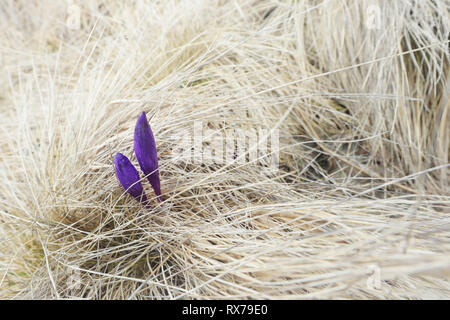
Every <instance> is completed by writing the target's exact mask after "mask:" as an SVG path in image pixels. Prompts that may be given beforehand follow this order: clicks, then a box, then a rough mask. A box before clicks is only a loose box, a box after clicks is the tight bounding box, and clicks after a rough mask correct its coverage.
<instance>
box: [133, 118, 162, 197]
mask: <svg viewBox="0 0 450 320" xmlns="http://www.w3.org/2000/svg"><path fill="white" fill-rule="evenodd" d="M134 152H135V154H136V158H137V160H138V162H139V166H140V167H141V169H142V171H143V172H144V174H145V175H146V176H147V179H148V181H149V182H150V184H151V185H152V187H153V190H154V191H155V194H156V196H157V199H158V201H159V202H160V201H161V186H160V181H159V172H158V154H157V152H156V143H155V138H154V137H153V132H152V129H151V128H150V125H149V124H148V121H147V116H146V115H145V112H142V113H141V115H140V116H139V119H138V121H137V123H136V127H135V129H134Z"/></svg>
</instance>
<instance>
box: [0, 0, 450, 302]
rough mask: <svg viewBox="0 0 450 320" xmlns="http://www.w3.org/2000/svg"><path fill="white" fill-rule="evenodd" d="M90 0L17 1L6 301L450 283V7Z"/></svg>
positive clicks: (430, 289) (307, 292)
mask: <svg viewBox="0 0 450 320" xmlns="http://www.w3.org/2000/svg"><path fill="white" fill-rule="evenodd" d="M73 3H74V4H73V5H75V6H76V8H78V9H79V13H80V16H79V18H80V19H79V24H78V25H69V24H68V22H67V21H68V19H69V18H73V17H68V14H72V13H68V4H67V2H63V1H51V0H45V1H28V0H27V1H25V0H6V1H2V3H1V4H0V27H1V30H2V31H3V32H2V33H1V34H0V71H1V72H0V150H1V152H0V179H1V181H2V183H1V184H0V239H1V241H0V298H3V299H24V298H30V299H50V298H60V299H71V298H82V299H304V298H344V299H370V298H376V299H427V298H450V282H449V280H448V279H450V277H449V275H450V272H449V270H450V242H449V237H450V216H449V207H450V193H449V180H450V179H449V170H448V168H449V162H450V161H449V150H450V148H449V146H450V144H449V139H450V138H449V137H450V126H449V123H450V121H449V120H450V119H449V118H450V115H449V114H450V112H449V108H450V104H449V100H448V95H449V90H450V76H449V70H450V68H449V62H450V54H449V35H450V22H449V17H448V14H447V13H448V10H449V6H448V2H447V1H445V0H434V1H383V0H361V1H350V0H348V1H347V0H345V1H341V0H326V1H315V0H304V1H281V0H280V1H279V0H262V1H255V0H240V1H227V0H220V1H202V0H195V1H192V0H170V1H144V0H139V1H134V2H132V3H131V2H123V1H115V0H114V1H103V0H95V1H89V2H82V1H73ZM369 8H370V10H369ZM373 9H375V10H373ZM373 14H375V15H376V16H375V17H374V16H372V15H373ZM75 18H76V17H75ZM368 22H370V23H372V24H370V23H368ZM143 110H144V111H145V112H146V113H147V115H148V118H149V120H150V121H151V126H152V130H153V132H154V135H155V137H156V140H157V147H158V159H157V161H158V162H159V167H158V168H159V175H160V180H161V193H162V194H163V195H164V201H163V202H162V205H161V203H158V202H157V201H156V200H157V199H158V198H157V195H158V194H157V195H155V196H154V197H153V196H150V195H153V193H152V192H150V190H148V189H149V187H150V186H148V185H146V184H143V188H144V190H143V192H144V193H145V194H147V196H148V197H149V201H151V203H152V205H150V206H143V205H142V204H141V203H139V202H137V201H135V200H134V199H133V198H132V197H130V196H129V195H128V194H127V193H126V192H125V191H124V189H123V188H122V187H121V186H120V184H119V183H118V181H117V178H116V174H115V169H114V164H113V157H114V155H115V153H116V152H118V151H121V150H124V151H126V150H133V130H134V128H135V123H136V117H137V116H138V115H139V114H140V113H141V112H142V111H143ZM195 123H201V124H202V125H203V127H204V128H203V129H204V130H205V131H206V129H209V130H213V131H214V132H216V133H219V134H223V136H224V137H225V136H226V134H225V133H227V132H230V131H233V132H237V131H240V132H259V131H258V130H262V131H261V132H266V133H267V135H270V134H271V133H274V132H275V131H276V132H277V133H278V141H277V142H278V144H279V152H278V154H277V157H278V158H277V164H278V166H277V170H267V168H268V165H267V162H264V161H263V160H264V159H266V158H270V157H271V156H274V154H273V150H272V149H270V148H268V149H267V150H266V151H264V149H263V152H259V153H258V161H251V159H252V157H251V152H252V151H251V150H253V149H251V148H250V150H246V151H245V152H243V151H242V150H239V148H236V150H237V151H235V152H237V155H236V154H234V155H233V154H232V157H231V159H232V160H231V161H227V162H225V163H220V162H214V161H207V160H204V161H197V160H198V159H195V157H194V158H191V159H185V158H182V157H180V155H181V152H180V151H179V150H180V144H181V145H182V146H184V149H185V150H184V151H189V150H190V148H191V146H192V144H190V143H194V144H195V141H194V140H190V137H191V136H190V135H191V133H192V130H193V129H192V128H193V126H194V124H195ZM267 135H266V136H267ZM185 139H186V140H185ZM181 141H183V143H181ZM185 141H187V142H186V143H185ZM211 144H212V143H211V142H208V141H203V144H200V147H202V148H204V150H206V148H207V147H209V146H211ZM255 146H258V147H260V146H261V142H257V144H255ZM271 147H272V144H271ZM127 156H131V152H129V153H128V154H127ZM205 159H206V158H205ZM248 159H250V160H248ZM130 161H131V162H133V163H136V161H139V162H140V161H141V160H139V159H136V158H133V157H131V158H130ZM143 170H144V169H143ZM147 171H148V170H147ZM145 174H146V175H148V174H149V172H147V173H145ZM141 178H142V177H141ZM142 179H145V178H142ZM142 179H141V180H142ZM152 185H153V184H152ZM155 191H156V190H155ZM139 192H140V190H139ZM377 277H379V281H378V278H377Z"/></svg>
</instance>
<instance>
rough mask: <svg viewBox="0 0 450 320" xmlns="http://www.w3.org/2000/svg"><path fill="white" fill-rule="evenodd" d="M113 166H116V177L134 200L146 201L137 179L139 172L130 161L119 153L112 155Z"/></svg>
mask: <svg viewBox="0 0 450 320" xmlns="http://www.w3.org/2000/svg"><path fill="white" fill-rule="evenodd" d="M113 162H114V167H115V168H116V175H117V179H119V182H120V184H121V185H122V187H123V188H124V189H125V190H126V191H127V192H128V193H129V194H130V195H131V196H133V197H134V198H135V199H136V200H138V201H141V202H144V203H145V202H146V201H147V197H146V196H145V194H144V188H142V184H141V182H140V181H139V180H140V178H139V173H138V172H137V170H136V168H135V167H134V166H133V164H132V163H131V162H130V160H129V159H128V158H127V157H126V156H124V155H123V154H121V153H117V154H116V156H115V157H114V160H113Z"/></svg>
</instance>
